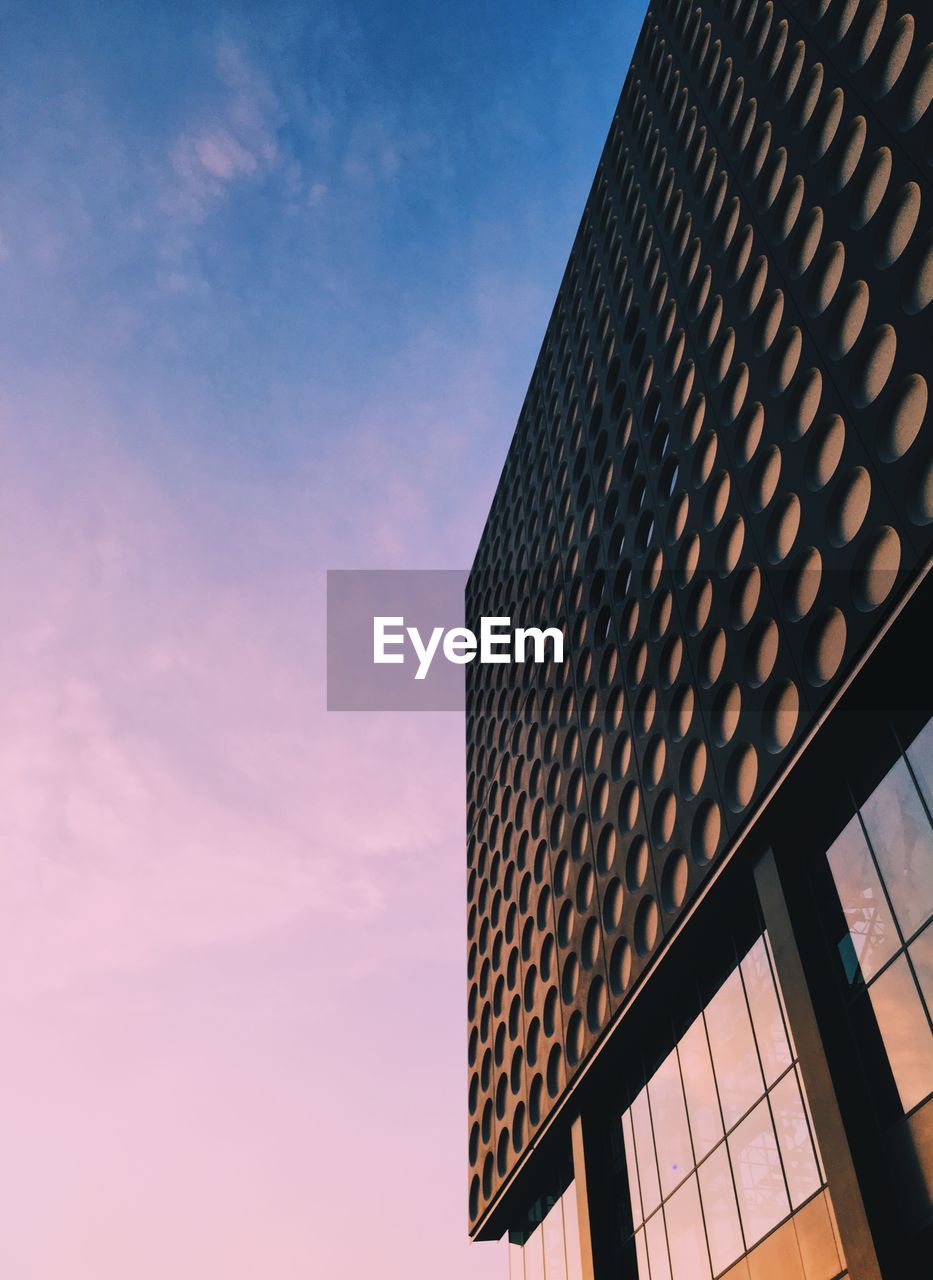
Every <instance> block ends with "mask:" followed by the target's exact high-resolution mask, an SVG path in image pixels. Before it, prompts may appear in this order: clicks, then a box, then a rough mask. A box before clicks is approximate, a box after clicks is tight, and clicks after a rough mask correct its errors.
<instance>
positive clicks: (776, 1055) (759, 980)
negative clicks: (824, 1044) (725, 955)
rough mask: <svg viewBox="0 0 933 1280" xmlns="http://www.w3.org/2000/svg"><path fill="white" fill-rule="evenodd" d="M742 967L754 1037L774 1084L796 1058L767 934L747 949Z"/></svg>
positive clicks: (764, 1065) (765, 1068)
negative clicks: (767, 947)
mask: <svg viewBox="0 0 933 1280" xmlns="http://www.w3.org/2000/svg"><path fill="white" fill-rule="evenodd" d="M741 968H742V978H743V980H744V982H745V993H746V995H747V996H748V1005H749V1008H750V1009H751V1014H752V1026H753V1027H754V1028H755V1039H756V1040H757V1041H758V1052H759V1054H760V1056H761V1065H762V1067H763V1068H764V1073H765V1084H767V1085H771V1084H773V1083H774V1081H775V1080H776V1079H777V1078H778V1076H779V1075H781V1073H782V1072H783V1071H786V1070H787V1068H788V1067H789V1066H790V1064H791V1062H792V1061H793V1058H792V1056H791V1051H790V1045H789V1044H788V1042H787V1033H786V1032H785V1030H784V1019H783V1017H782V1016H781V1006H780V1004H778V998H777V992H776V990H775V988H774V978H773V977H772V974H771V965H770V963H769V961H768V952H767V950H766V948H765V940H764V936H762V937H760V938H759V939H758V941H757V942H756V943H755V945H754V946H753V947H752V949H751V950H750V951H749V952H748V954H747V955H746V957H745V959H744V960H743V961H742V965H741Z"/></svg>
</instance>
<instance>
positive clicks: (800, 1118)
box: [769, 1071, 821, 1209]
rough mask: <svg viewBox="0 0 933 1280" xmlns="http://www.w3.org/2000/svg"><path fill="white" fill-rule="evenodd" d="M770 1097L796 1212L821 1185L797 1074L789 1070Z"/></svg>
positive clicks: (785, 1171) (779, 1144)
mask: <svg viewBox="0 0 933 1280" xmlns="http://www.w3.org/2000/svg"><path fill="white" fill-rule="evenodd" d="M769 1096H770V1098H771V1112H772V1115H773V1116H774V1127H775V1130H776V1132H777V1140H778V1146H779V1148H780V1151H781V1159H782V1160H783V1162H784V1174H785V1176H786V1178H787V1188H788V1190H789V1192H790V1202H791V1207H792V1208H794V1209H796V1208H798V1206H799V1205H802V1204H803V1202H804V1200H806V1199H808V1198H809V1197H810V1196H812V1195H813V1193H814V1191H817V1190H818V1189H819V1187H820V1183H821V1178H820V1171H819V1169H818V1167H817V1163H816V1156H815V1155H814V1152H813V1143H812V1142H811V1140H810V1126H809V1125H808V1124H807V1115H806V1112H805V1111H804V1109H803V1099H802V1098H801V1096H800V1089H799V1087H798V1084H797V1075H796V1072H794V1071H788V1073H787V1075H786V1076H785V1077H784V1078H783V1080H781V1081H779V1082H778V1083H777V1084H776V1085H775V1086H774V1088H773V1089H772V1090H771V1093H770V1095H769Z"/></svg>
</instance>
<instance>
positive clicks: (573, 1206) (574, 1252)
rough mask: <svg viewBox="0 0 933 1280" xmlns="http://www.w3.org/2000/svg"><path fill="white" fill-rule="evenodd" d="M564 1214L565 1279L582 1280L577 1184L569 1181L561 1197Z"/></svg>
mask: <svg viewBox="0 0 933 1280" xmlns="http://www.w3.org/2000/svg"><path fill="white" fill-rule="evenodd" d="M561 1208H562V1209H563V1214H564V1245H565V1248H566V1250H567V1280H583V1262H582V1259H581V1256H580V1220H579V1218H578V1217H577V1186H576V1183H575V1182H571V1184H570V1186H569V1187H568V1188H567V1190H566V1191H565V1192H564V1194H563V1196H562V1197H561Z"/></svg>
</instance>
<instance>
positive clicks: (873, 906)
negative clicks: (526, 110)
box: [826, 814, 899, 982]
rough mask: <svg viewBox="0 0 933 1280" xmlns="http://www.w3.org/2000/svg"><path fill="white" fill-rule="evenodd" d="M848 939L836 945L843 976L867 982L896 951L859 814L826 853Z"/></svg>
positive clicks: (889, 917) (894, 932)
mask: <svg viewBox="0 0 933 1280" xmlns="http://www.w3.org/2000/svg"><path fill="white" fill-rule="evenodd" d="M826 856H827V858H828V860H829V866H830V870H831V871H832V873H833V879H834V880H835V882H836V892H837V893H838V894H839V901H840V903H841V905H842V911H843V915H844V916H845V922H846V927H847V929H848V934H847V936H846V937H845V938H844V939H843V941H842V942H841V943H840V944H839V950H840V954H841V955H842V962H843V965H844V967H845V972H846V977H847V978H848V979H849V981H850V982H854V981H855V980H856V978H857V977H858V976H859V974H860V973H861V976H862V978H863V979H864V981H865V982H868V981H869V980H870V979H871V978H872V977H873V976H874V975H875V974H876V973H877V972H878V970H879V969H880V968H881V966H882V965H883V964H884V963H885V962H886V961H887V960H890V958H891V956H893V955H894V953H895V951H897V948H898V945H899V939H898V936H897V929H896V928H895V927H894V918H893V916H892V915H891V910H890V908H889V906H888V903H887V899H886V898H885V896H884V890H883V889H882V888H881V879H880V877H879V875H878V872H877V871H876V870H875V864H874V862H873V861H872V856H871V850H870V849H869V847H868V841H867V840H866V839H865V833H864V831H863V830H862V824H861V822H860V821H859V818H858V814H856V815H855V817H854V818H853V819H852V821H851V822H850V823H849V825H848V826H847V827H846V828H845V830H844V831H843V832H842V834H841V835H840V836H839V837H838V839H837V840H836V841H835V843H834V844H833V846H832V848H831V849H830V850H829V852H828V853H827V855H826Z"/></svg>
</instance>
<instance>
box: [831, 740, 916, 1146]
mask: <svg viewBox="0 0 933 1280" xmlns="http://www.w3.org/2000/svg"><path fill="white" fill-rule="evenodd" d="M931 805H933V720H931V721H929V723H928V724H927V726H926V728H925V729H924V730H923V732H922V733H921V734H919V735H918V737H917V739H916V740H915V741H914V743H913V744H912V745H911V746H910V747H909V748H908V749H907V751H906V752H905V754H904V755H903V756H902V757H901V758H900V759H899V760H898V761H897V762H896V764H895V765H894V766H893V767H892V769H891V770H890V771H889V773H888V774H887V775H886V776H885V778H884V780H883V781H882V782H881V783H880V785H879V786H878V787H877V788H876V789H875V790H874V791H873V792H872V794H871V795H870V796H869V797H868V798H867V799H866V801H865V802H864V803H863V804H862V806H861V808H860V810H859V811H858V812H857V813H856V814H855V816H854V817H853V818H852V819H851V821H850V822H849V823H848V824H847V825H846V827H845V828H844V829H843V831H842V832H841V833H840V835H839V836H838V838H837V839H836V840H835V841H834V842H833V844H832V846H831V848H830V849H829V851H828V853H827V859H828V861H829V867H830V871H831V873H832V877H833V882H834V884H835V886H836V892H837V894H838V896H839V903H840V906H841V908H842V919H843V925H844V928H845V933H844V934H843V936H842V937H841V938H840V939H839V940H838V946H839V952H840V958H841V960H842V964H843V968H844V971H845V975H846V978H847V979H848V981H849V983H850V984H851V986H852V991H853V1014H854V1015H855V1018H856V1025H857V1028H858V1030H859V1032H860V1033H861V1034H860V1035H859V1036H858V1039H859V1040H860V1044H861V1048H862V1051H863V1053H866V1054H867V1053H870V1051H871V1047H872V1045H873V1044H874V1045H875V1054H876V1056H877V1054H878V1050H879V1049H880V1051H881V1057H882V1058H883V1060H884V1063H885V1064H886V1066H887V1070H888V1072H889V1073H890V1076H891V1081H892V1085H893V1089H890V1090H887V1091H885V1090H883V1089H881V1090H879V1089H877V1088H876V1089H875V1090H874V1091H873V1095H874V1100H875V1104H876V1106H877V1107H878V1109H879V1111H880V1112H882V1120H883V1121H888V1122H889V1121H890V1119H891V1116H892V1114H893V1115H894V1116H897V1115H898V1114H900V1113H906V1112H910V1111H912V1110H914V1108H916V1107H918V1106H919V1105H920V1104H922V1103H923V1102H925V1101H926V1100H927V1099H928V1098H929V1097H930V1095H931V1094H933V828H931V816H930V815H931ZM873 1031H874V1032H875V1033H876V1034H874V1035H873V1034H872V1032H873ZM870 1062H871V1059H870V1058H869V1063H870ZM874 1078H875V1079H876V1080H877V1079H879V1073H878V1072H877V1069H876V1070H875V1072H874ZM880 1078H884V1073H883V1072H882V1073H880ZM886 1093H887V1094H890V1095H891V1096H890V1097H888V1096H886ZM885 1112H887V1113H888V1114H884V1113H885Z"/></svg>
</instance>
